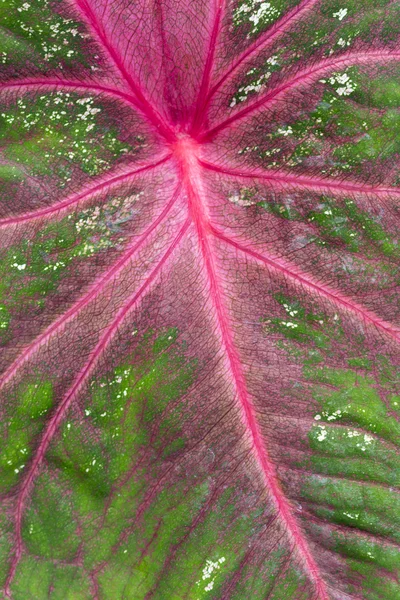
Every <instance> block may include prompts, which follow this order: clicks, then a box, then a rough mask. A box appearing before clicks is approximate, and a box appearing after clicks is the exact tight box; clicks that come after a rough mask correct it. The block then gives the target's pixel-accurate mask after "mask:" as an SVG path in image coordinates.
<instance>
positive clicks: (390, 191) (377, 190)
mask: <svg viewBox="0 0 400 600" xmlns="http://www.w3.org/2000/svg"><path fill="white" fill-rule="evenodd" d="M199 162H200V164H201V166H202V167H204V168H205V169H207V170H209V171H213V172H215V173H221V174H224V175H230V176H232V177H248V178H251V179H264V180H265V181H268V182H277V183H279V185H280V186H282V187H286V186H288V187H298V188H304V189H307V190H309V189H315V190H317V191H319V192H339V193H342V194H348V193H354V194H372V195H376V196H390V195H395V196H398V195H400V188H398V187H396V188H395V187H387V186H374V185H365V184H360V183H357V182H356V181H345V180H342V181H338V180H336V181H335V179H327V178H324V177H308V176H306V175H295V174H292V173H285V172H284V171H260V170H257V169H255V170H254V171H253V170H252V171H248V170H246V169H240V168H239V169H229V168H226V167H223V166H221V165H217V164H214V163H209V162H207V161H205V160H200V161H199Z"/></svg>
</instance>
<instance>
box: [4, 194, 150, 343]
mask: <svg viewBox="0 0 400 600" xmlns="http://www.w3.org/2000/svg"><path fill="white" fill-rule="evenodd" d="M138 198H140V194H132V195H130V196H129V198H128V199H125V198H119V197H116V198H112V199H110V200H108V201H106V202H105V203H104V204H103V205H102V206H101V207H100V206H94V207H92V208H88V209H85V210H82V211H80V212H79V213H74V214H71V215H69V216H68V217H66V218H65V219H63V220H62V221H60V222H54V223H51V224H50V225H48V226H47V227H45V228H44V229H43V230H41V231H39V232H38V233H37V234H36V236H31V237H30V238H25V239H23V240H22V242H21V243H20V244H19V245H18V246H14V247H11V248H10V249H9V250H8V251H7V253H6V255H5V256H4V257H3V258H2V261H1V267H0V340H2V341H3V343H4V342H5V341H7V340H8V335H9V334H8V332H7V330H8V329H9V326H10V324H12V322H13V319H17V318H18V316H19V315H20V314H21V313H22V312H23V311H26V310H34V311H35V314H38V312H40V311H42V310H43V309H44V308H45V300H46V298H47V297H48V295H49V294H51V293H52V292H55V291H57V289H58V286H59V285H60V283H61V282H62V281H63V279H64V278H65V277H66V276H67V275H68V274H69V273H70V272H71V267H73V266H74V267H77V266H78V265H79V264H80V263H82V262H83V261H84V259H87V258H89V257H91V256H94V255H96V254H99V253H100V252H102V251H105V250H107V249H110V248H114V247H120V246H121V244H123V243H124V242H125V233H124V226H125V224H126V223H127V222H129V221H130V220H132V218H134V215H135V208H134V206H135V203H136V202H137V200H138Z"/></svg>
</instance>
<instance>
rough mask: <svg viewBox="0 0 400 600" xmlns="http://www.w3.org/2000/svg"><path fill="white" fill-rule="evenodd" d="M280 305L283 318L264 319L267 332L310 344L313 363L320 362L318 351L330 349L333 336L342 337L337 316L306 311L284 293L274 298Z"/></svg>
mask: <svg viewBox="0 0 400 600" xmlns="http://www.w3.org/2000/svg"><path fill="white" fill-rule="evenodd" d="M274 298H275V300H276V301H277V302H278V304H279V305H280V306H281V307H282V308H283V309H284V311H285V313H286V314H285V316H284V317H283V318H276V317H271V318H267V319H263V320H262V323H263V325H264V328H265V330H266V331H273V332H274V333H280V334H281V335H283V336H284V337H285V338H286V339H287V340H293V341H297V342H299V343H302V344H304V343H310V344H312V346H313V351H312V352H311V353H310V360H311V362H318V356H319V354H318V351H317V352H316V351H315V348H318V349H328V348H329V347H330V343H331V337H332V335H335V336H338V335H340V333H341V332H340V327H339V323H338V317H337V315H336V316H335V317H333V319H332V318H330V317H328V316H327V315H326V314H325V313H322V312H321V313H314V312H312V311H306V310H305V309H304V307H303V306H302V304H301V303H300V302H299V301H298V300H291V299H290V298H289V297H287V296H285V295H284V294H282V293H279V294H276V295H275V296H274Z"/></svg>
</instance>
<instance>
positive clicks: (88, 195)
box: [0, 155, 171, 227]
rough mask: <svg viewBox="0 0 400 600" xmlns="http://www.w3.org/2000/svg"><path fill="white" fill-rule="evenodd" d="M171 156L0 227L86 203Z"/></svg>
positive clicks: (0, 223) (101, 181)
mask: <svg viewBox="0 0 400 600" xmlns="http://www.w3.org/2000/svg"><path fill="white" fill-rule="evenodd" d="M170 156H171V155H167V156H164V157H163V158H161V159H159V160H158V161H156V162H154V163H150V164H147V165H143V166H142V167H139V168H138V169H134V170H131V171H125V172H122V173H119V174H118V175H110V174H108V175H106V176H102V177H101V178H99V179H98V180H97V181H96V182H94V183H92V184H91V185H90V186H88V187H87V188H86V189H84V190H83V191H81V192H78V193H75V194H72V195H71V196H69V197H68V198H66V199H65V200H62V201H61V202H58V203H57V204H55V205H53V206H47V207H46V208H39V209H38V210H34V211H31V212H28V213H23V214H21V215H17V216H16V217H7V218H5V219H0V227H4V226H5V225H17V224H18V223H23V222H25V221H32V220H33V219H38V218H40V217H44V216H46V215H51V214H53V213H57V212H59V211H61V210H64V209H66V208H68V207H69V206H71V205H73V204H77V203H78V202H81V201H82V200H84V201H86V200H89V199H91V198H93V196H95V195H97V194H99V193H100V192H103V191H104V190H107V189H111V188H113V187H114V186H116V185H119V184H121V183H123V182H124V181H128V180H129V179H131V178H132V177H135V176H137V175H139V174H141V173H145V172H146V171H150V170H151V169H155V168H156V167H158V166H159V165H162V164H163V163H165V162H166V161H167V160H169V159H170Z"/></svg>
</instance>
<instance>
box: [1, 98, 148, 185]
mask: <svg viewBox="0 0 400 600" xmlns="http://www.w3.org/2000/svg"><path fill="white" fill-rule="evenodd" d="M103 112H104V106H102V104H101V103H100V102H99V101H98V100H97V99H96V98H95V97H93V96H85V97H82V96H79V95H77V94H75V93H66V92H55V93H51V94H50V93H43V94H42V95H40V96H35V97H33V98H32V97H28V96H25V97H24V98H18V99H17V100H16V103H15V104H14V105H11V106H10V107H9V108H8V109H7V110H4V112H2V113H0V142H2V143H3V144H7V145H6V147H5V150H4V156H5V158H6V159H8V160H10V161H12V162H14V163H16V164H17V165H18V164H21V165H23V166H25V167H28V168H29V171H30V173H32V174H33V175H38V176H44V175H49V176H52V177H54V176H57V178H58V180H59V186H60V187H64V186H65V185H66V184H67V183H68V182H69V181H70V180H71V177H72V173H73V168H79V169H81V170H82V171H83V172H84V173H86V174H87V175H91V176H93V175H97V174H99V173H101V172H102V171H104V170H105V169H107V168H108V167H109V166H110V165H111V164H112V163H113V162H114V161H115V160H116V159H117V158H119V157H120V156H121V155H123V154H125V153H127V152H129V151H131V150H135V151H136V150H137V149H139V148H140V147H141V146H142V144H143V142H144V139H143V138H142V137H141V136H138V137H137V138H136V142H137V144H136V145H135V148H134V149H133V148H132V146H130V145H129V144H127V143H124V142H122V141H121V140H120V139H119V133H118V131H117V127H116V125H115V124H112V123H110V122H109V119H104V117H103V116H102V115H103Z"/></svg>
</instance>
